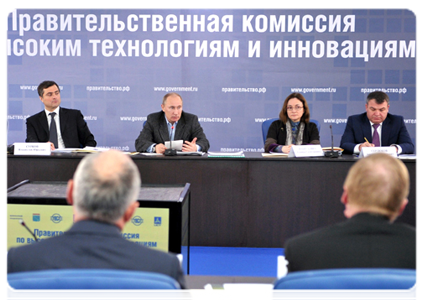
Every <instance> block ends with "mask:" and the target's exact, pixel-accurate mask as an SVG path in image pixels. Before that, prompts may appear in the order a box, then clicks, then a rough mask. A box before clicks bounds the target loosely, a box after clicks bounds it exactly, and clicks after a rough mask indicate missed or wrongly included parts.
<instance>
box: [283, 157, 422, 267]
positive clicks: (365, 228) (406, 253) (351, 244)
mask: <svg viewBox="0 0 423 300" xmlns="http://www.w3.org/2000/svg"><path fill="white" fill-rule="evenodd" d="M409 187H410V183H409V175H408V170H407V168H406V166H405V165H404V164H403V162H402V161H401V160H399V159H397V158H394V157H392V156H389V155H387V154H383V153H379V154H372V155H369V156H368V157H366V158H362V159H360V160H359V161H358V162H356V163H355V164H354V165H353V166H352V168H351V169H350V171H349V172H348V175H347V178H346V180H345V183H344V192H343V194H342V196H341V202H342V203H343V204H344V206H345V210H344V215H345V217H346V218H347V220H346V221H344V222H341V223H338V224H335V225H332V226H328V227H325V228H322V229H317V230H314V231H312V232H309V233H305V234H302V235H299V236H297V237H293V238H291V239H288V240H287V242H286V243H285V258H286V259H287V260H288V263H289V264H288V271H289V272H292V271H304V270H315V269H333V268H405V269H415V268H416V231H415V228H413V227H411V226H408V225H405V224H401V223H394V221H395V219H396V218H397V217H398V216H399V215H400V214H401V213H402V211H403V210H404V208H405V206H406V205H407V203H408V200H407V196H408V191H409Z"/></svg>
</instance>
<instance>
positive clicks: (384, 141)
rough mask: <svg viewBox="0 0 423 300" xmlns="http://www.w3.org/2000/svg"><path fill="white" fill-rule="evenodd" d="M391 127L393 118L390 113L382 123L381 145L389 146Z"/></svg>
mask: <svg viewBox="0 0 423 300" xmlns="http://www.w3.org/2000/svg"><path fill="white" fill-rule="evenodd" d="M390 127H391V118H390V117H389V115H388V116H387V117H386V119H385V120H384V121H383V123H382V137H381V146H389V142H388V140H389V132H390ZM384 133H385V134H384Z"/></svg>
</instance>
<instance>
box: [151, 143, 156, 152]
mask: <svg viewBox="0 0 423 300" xmlns="http://www.w3.org/2000/svg"><path fill="white" fill-rule="evenodd" d="M151 151H153V153H156V145H154V146H153V148H152V149H151Z"/></svg>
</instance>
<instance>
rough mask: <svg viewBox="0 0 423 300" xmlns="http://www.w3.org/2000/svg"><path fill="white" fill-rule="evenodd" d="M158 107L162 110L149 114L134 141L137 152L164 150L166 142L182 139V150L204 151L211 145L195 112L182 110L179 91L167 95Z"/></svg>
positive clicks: (158, 151) (162, 151) (160, 151)
mask: <svg viewBox="0 0 423 300" xmlns="http://www.w3.org/2000/svg"><path fill="white" fill-rule="evenodd" d="M161 107H162V111H160V112H157V113H152V114H150V115H148V117H147V122H146V123H145V125H144V128H143V129H142V131H141V132H140V135H139V136H138V138H137V139H136V141H135V149H136V150H137V151H139V152H155V153H164V152H165V150H166V147H165V141H170V140H183V141H184V143H183V146H182V151H183V152H195V151H203V152H207V150H208V149H209V148H210V144H209V141H208V140H207V138H206V135H205V134H204V132H203V128H202V127H201V126H200V123H199V122H198V118H197V116H196V115H193V114H189V113H186V112H184V111H182V97H181V96H180V95H179V94H177V93H169V94H166V95H165V96H164V97H163V101H162V105H161Z"/></svg>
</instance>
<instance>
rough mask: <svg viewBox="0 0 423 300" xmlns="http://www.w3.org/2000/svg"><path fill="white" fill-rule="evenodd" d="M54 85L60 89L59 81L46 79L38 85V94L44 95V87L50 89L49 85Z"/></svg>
mask: <svg viewBox="0 0 423 300" xmlns="http://www.w3.org/2000/svg"><path fill="white" fill-rule="evenodd" d="M53 85H55V86H57V88H58V89H59V91H60V88H59V86H58V85H57V83H56V82H54V81H51V80H46V81H43V82H41V83H40V84H39V85H38V88H37V91H38V96H40V97H42V96H43V94H44V89H48V88H49V87H51V86H53Z"/></svg>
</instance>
